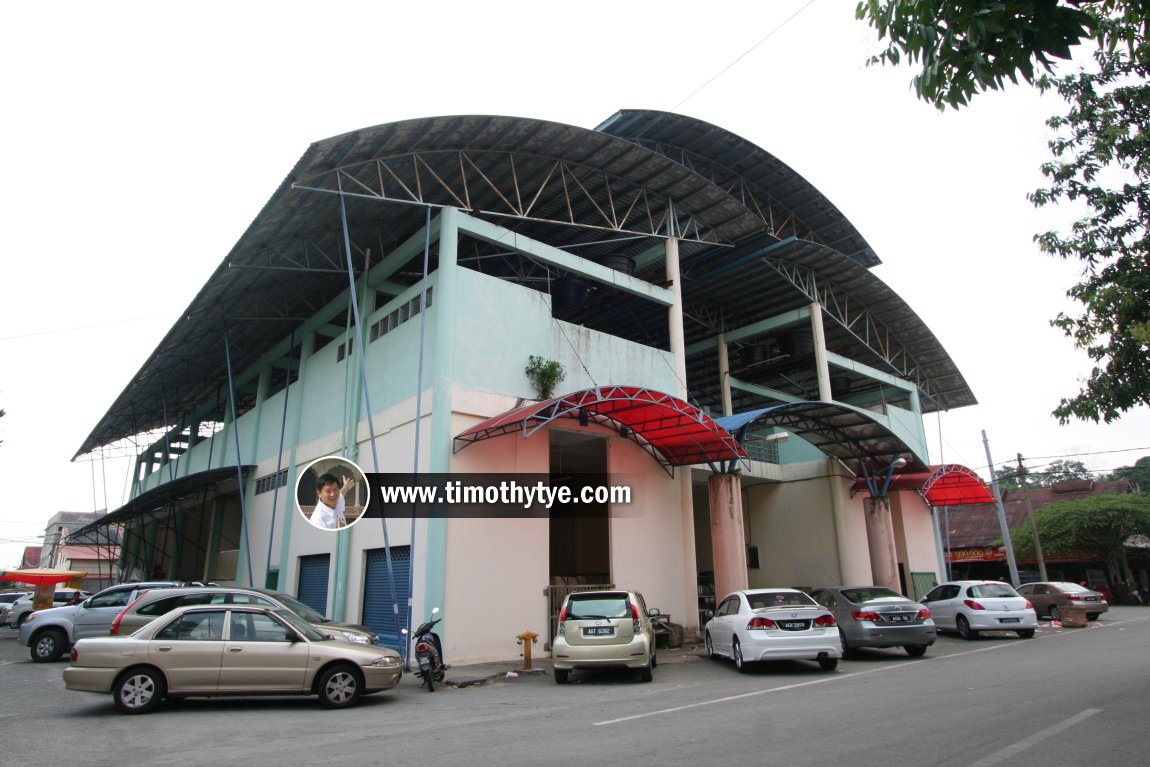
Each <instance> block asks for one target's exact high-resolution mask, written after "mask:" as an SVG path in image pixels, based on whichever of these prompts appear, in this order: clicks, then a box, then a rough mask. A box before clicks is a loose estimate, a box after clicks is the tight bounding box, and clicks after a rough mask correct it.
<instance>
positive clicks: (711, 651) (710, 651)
mask: <svg viewBox="0 0 1150 767" xmlns="http://www.w3.org/2000/svg"><path fill="white" fill-rule="evenodd" d="M703 645H704V647H706V648H707V657H708V658H710V659H711V660H717V659H718V657H719V656H718V655H717V654H716V653H715V645H713V644H712V643H711V632H709V631H708V632H707V635H706V636H705V637H703Z"/></svg>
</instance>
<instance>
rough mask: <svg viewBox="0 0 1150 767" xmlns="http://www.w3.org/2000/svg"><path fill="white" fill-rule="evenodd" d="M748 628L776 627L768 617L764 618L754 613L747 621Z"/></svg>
mask: <svg viewBox="0 0 1150 767" xmlns="http://www.w3.org/2000/svg"><path fill="white" fill-rule="evenodd" d="M747 628H748V629H773V628H777V627H776V626H775V622H774V621H773V620H771V619H770V618H764V617H762V616H761V615H756V616H755V617H754V618H751V620H750V621H748V622H747Z"/></svg>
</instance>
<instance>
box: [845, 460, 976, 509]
mask: <svg viewBox="0 0 1150 767" xmlns="http://www.w3.org/2000/svg"><path fill="white" fill-rule="evenodd" d="M930 469H931V471H930V472H929V473H927V472H923V471H915V472H907V473H905V474H895V475H894V476H893V477H891V480H890V487H889V488H887V489H888V490H890V491H895V490H913V491H914V492H916V493H918V494H919V495H921V496H922V497H923V498H924V499H925V500H926V502H927V504H928V505H930V506H964V505H966V504H969V503H994V495H993V493H991V491H990V488H989V487H988V486H987V484H986V482H984V481H983V480H982V478H981V477H979V476H978V475H977V474H975V473H974V472H973V471H972V470H971V469H968V468H966V467H965V466H960V465H959V464H956V463H947V464H942V465H935V466H931V467H930ZM866 486H867V485H866V480H865V479H862V478H859V479H857V480H855V483H854V484H853V485H851V495H854V494H855V493H857V492H858V491H860V490H865V489H866Z"/></svg>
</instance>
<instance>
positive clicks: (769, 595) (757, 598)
mask: <svg viewBox="0 0 1150 767" xmlns="http://www.w3.org/2000/svg"><path fill="white" fill-rule="evenodd" d="M747 601H748V602H750V603H751V609H752V610H763V609H766V608H768V607H817V606H818V605H816V604H815V601H814V600H813V599H811V598H810V597H808V596H807V595H806V594H804V593H803V592H801V591H756V592H751V593H749V594H747Z"/></svg>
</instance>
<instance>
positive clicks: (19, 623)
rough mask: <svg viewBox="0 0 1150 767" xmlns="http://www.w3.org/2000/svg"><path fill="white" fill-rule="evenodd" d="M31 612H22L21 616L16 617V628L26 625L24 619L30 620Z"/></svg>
mask: <svg viewBox="0 0 1150 767" xmlns="http://www.w3.org/2000/svg"><path fill="white" fill-rule="evenodd" d="M28 615H29V613H21V615H20V617H19V618H17V619H16V628H20V627H21V626H23V625H24V621H26V620H28Z"/></svg>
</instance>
